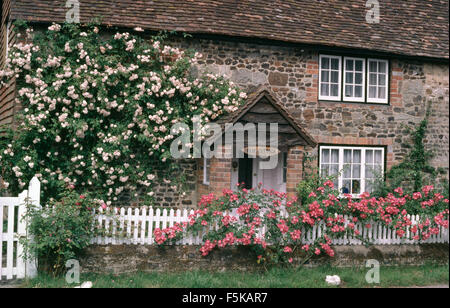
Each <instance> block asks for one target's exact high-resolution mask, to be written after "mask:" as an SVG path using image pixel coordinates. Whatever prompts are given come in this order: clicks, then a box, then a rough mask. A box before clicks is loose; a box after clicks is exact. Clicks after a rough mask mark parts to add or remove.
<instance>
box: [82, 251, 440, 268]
mask: <svg viewBox="0 0 450 308" xmlns="http://www.w3.org/2000/svg"><path fill="white" fill-rule="evenodd" d="M199 248H200V247H199V246H165V247H157V246H141V245H117V246H90V247H89V248H88V249H87V251H86V254H85V256H84V257H83V258H82V259H81V260H80V264H81V267H82V272H96V273H112V274H122V273H131V272H136V271H144V272H156V271H157V272H166V271H186V270H189V271H192V270H202V271H225V270H239V271H252V270H258V269H261V266H259V265H258V264H257V263H256V260H255V257H254V255H253V253H252V252H251V251H250V250H249V249H248V247H243V246H237V247H232V248H226V249H220V250H214V251H213V252H211V254H210V255H208V256H206V257H202V256H201V254H200V252H199ZM334 248H335V251H336V255H335V257H333V258H330V257H328V256H319V257H315V258H312V259H311V260H310V261H309V262H307V263H306V264H305V266H318V265H323V264H330V265H331V266H336V267H363V266H365V262H366V260H368V259H375V260H378V261H379V262H380V264H381V265H384V266H393V265H423V264H426V263H436V264H448V260H449V246H448V244H424V245H390V246H387V245H383V246H381V245H378V246H377V245H375V246H370V247H369V248H367V247H365V246H336V247H334ZM303 258H304V255H302V254H297V255H295V256H294V261H293V264H294V265H298V264H299V262H300V261H302V260H303Z"/></svg>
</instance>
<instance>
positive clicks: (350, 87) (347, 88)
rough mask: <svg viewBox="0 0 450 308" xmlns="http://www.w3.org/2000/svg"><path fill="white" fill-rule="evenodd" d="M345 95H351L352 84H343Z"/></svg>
mask: <svg viewBox="0 0 450 308" xmlns="http://www.w3.org/2000/svg"><path fill="white" fill-rule="evenodd" d="M345 96H347V97H352V96H353V86H345Z"/></svg>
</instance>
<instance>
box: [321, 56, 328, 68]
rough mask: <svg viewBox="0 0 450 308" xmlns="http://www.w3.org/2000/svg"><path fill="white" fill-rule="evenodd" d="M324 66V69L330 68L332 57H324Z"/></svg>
mask: <svg viewBox="0 0 450 308" xmlns="http://www.w3.org/2000/svg"><path fill="white" fill-rule="evenodd" d="M322 68H323V69H329V68H330V58H322Z"/></svg>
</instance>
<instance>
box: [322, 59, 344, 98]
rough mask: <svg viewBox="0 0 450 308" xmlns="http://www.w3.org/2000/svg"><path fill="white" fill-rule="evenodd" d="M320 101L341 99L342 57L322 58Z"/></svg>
mask: <svg viewBox="0 0 450 308" xmlns="http://www.w3.org/2000/svg"><path fill="white" fill-rule="evenodd" d="M319 79H320V80H319V84H320V90H319V91H320V92H319V99H323V100H338V99H340V97H341V86H340V84H341V57H335V56H324V55H321V56H320V75H319Z"/></svg>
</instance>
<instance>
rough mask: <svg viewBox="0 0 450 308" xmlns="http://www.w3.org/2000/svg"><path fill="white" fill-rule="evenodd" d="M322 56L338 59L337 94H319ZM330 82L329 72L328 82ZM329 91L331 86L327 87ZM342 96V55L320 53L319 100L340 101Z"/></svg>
mask: <svg viewBox="0 0 450 308" xmlns="http://www.w3.org/2000/svg"><path fill="white" fill-rule="evenodd" d="M322 58H329V59H330V60H331V59H338V60H339V77H338V78H339V81H338V95H337V96H331V95H321V84H322ZM330 70H331V61H330ZM330 82H331V74H330V79H329V81H328V83H330ZM329 93H331V86H330V89H329ZM341 98H342V57H341V56H332V55H320V56H319V100H326V101H336V100H337V101H341Z"/></svg>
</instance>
